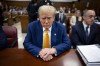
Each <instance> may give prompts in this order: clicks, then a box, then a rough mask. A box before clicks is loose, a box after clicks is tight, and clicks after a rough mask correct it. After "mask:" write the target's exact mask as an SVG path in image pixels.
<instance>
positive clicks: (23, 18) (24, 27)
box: [20, 15, 29, 33]
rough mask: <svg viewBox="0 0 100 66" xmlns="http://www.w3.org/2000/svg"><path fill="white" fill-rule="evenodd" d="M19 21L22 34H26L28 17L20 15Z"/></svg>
mask: <svg viewBox="0 0 100 66" xmlns="http://www.w3.org/2000/svg"><path fill="white" fill-rule="evenodd" d="M20 21H21V28H22V33H26V32H27V28H28V22H29V20H28V15H20Z"/></svg>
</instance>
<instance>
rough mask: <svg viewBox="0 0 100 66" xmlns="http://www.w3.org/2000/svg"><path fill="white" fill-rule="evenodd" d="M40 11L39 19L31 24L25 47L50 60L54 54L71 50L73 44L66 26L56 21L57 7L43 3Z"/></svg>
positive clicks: (32, 52) (36, 55) (33, 53)
mask: <svg viewBox="0 0 100 66" xmlns="http://www.w3.org/2000/svg"><path fill="white" fill-rule="evenodd" d="M38 11H39V12H38V13H39V20H38V21H35V22H33V23H30V24H29V26H28V32H27V36H26V38H25V41H24V48H25V49H26V50H27V51H29V52H30V53H31V54H32V55H34V56H35V57H40V58H42V59H43V60H44V61H49V60H51V59H52V58H53V55H56V56H58V55H60V54H61V53H63V52H64V51H66V50H69V49H70V48H71V44H70V40H69V38H68V36H67V33H66V29H65V27H64V26H63V25H62V24H60V23H57V22H55V21H54V19H55V13H56V9H55V8H54V7H53V6H49V5H43V6H41V7H40V8H39V10H38ZM45 35H46V36H45ZM47 36H48V38H47ZM45 37H46V39H45ZM46 40H48V41H46ZM47 42H48V43H47ZM46 45H48V46H46Z"/></svg>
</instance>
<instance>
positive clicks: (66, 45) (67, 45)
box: [54, 27, 71, 55]
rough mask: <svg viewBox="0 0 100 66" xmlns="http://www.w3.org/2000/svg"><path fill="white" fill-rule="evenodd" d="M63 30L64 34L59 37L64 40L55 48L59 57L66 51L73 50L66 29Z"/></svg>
mask: <svg viewBox="0 0 100 66" xmlns="http://www.w3.org/2000/svg"><path fill="white" fill-rule="evenodd" d="M61 30H62V33H61V34H62V37H59V38H62V39H59V41H61V42H59V43H58V44H57V45H56V46H54V47H55V48H56V50H57V55H60V54H61V53H63V52H64V51H66V50H69V49H70V48H71V43H70V40H69V38H68V36H67V33H66V28H65V27H63V28H61ZM59 31H60V30H59ZM60 32H61V31H60ZM60 32H59V34H60ZM59 36H60V35H59Z"/></svg>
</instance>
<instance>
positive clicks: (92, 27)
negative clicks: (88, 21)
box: [89, 25, 95, 41]
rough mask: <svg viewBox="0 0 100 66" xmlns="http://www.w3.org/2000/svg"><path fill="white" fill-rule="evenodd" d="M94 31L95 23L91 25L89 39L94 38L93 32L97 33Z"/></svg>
mask: <svg viewBox="0 0 100 66" xmlns="http://www.w3.org/2000/svg"><path fill="white" fill-rule="evenodd" d="M94 31H95V29H94V25H92V26H91V27H90V34H89V41H90V40H91V39H92V36H93V33H95V32H94Z"/></svg>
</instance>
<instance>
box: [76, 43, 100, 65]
mask: <svg viewBox="0 0 100 66" xmlns="http://www.w3.org/2000/svg"><path fill="white" fill-rule="evenodd" d="M77 51H78V52H79V54H80V55H81V57H82V59H83V61H84V62H85V64H86V66H100V46H99V45H80V46H77Z"/></svg>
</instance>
